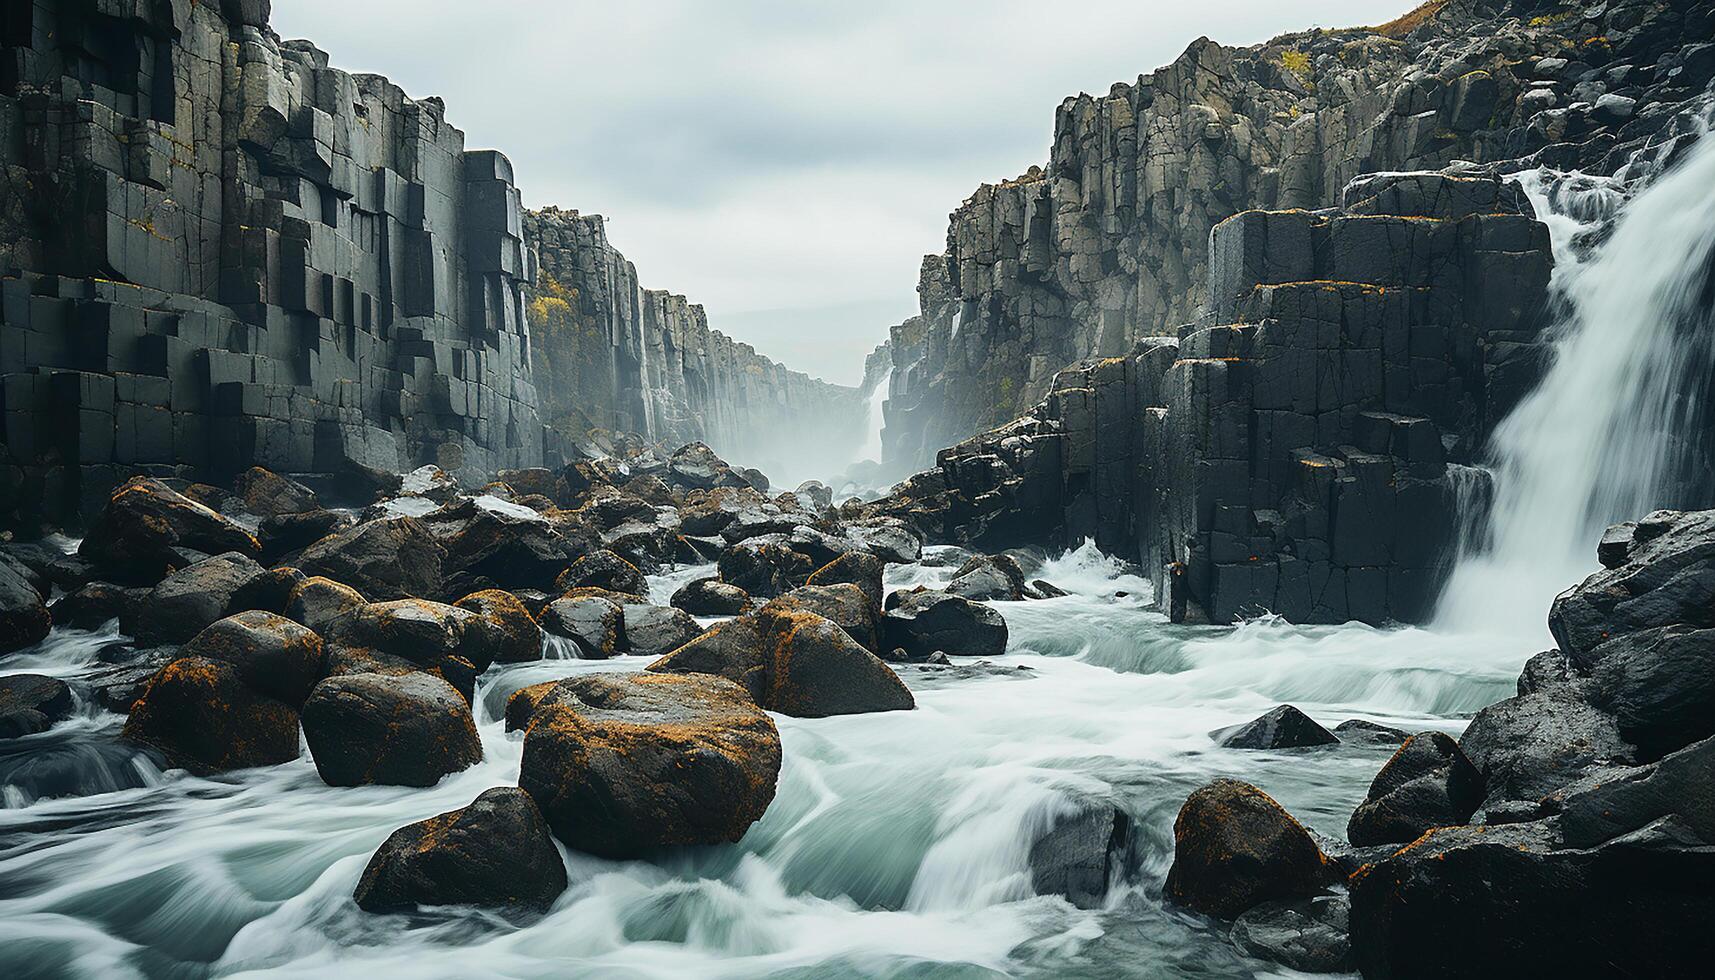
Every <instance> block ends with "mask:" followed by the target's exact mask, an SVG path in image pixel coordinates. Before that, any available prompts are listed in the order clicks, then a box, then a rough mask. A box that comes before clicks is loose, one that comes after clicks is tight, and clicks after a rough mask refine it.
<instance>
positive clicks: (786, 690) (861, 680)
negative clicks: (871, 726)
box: [649, 586, 916, 718]
mask: <svg viewBox="0 0 1715 980" xmlns="http://www.w3.org/2000/svg"><path fill="white" fill-rule="evenodd" d="M845 588H850V589H852V591H853V592H856V589H855V587H852V586H845ZM649 670H652V671H658V672H663V673H698V674H714V675H717V676H720V677H724V678H726V679H728V680H731V681H734V682H736V683H738V684H742V685H744V687H745V689H746V690H747V691H749V692H750V694H751V697H752V698H754V699H755V700H756V702H757V703H758V704H760V705H762V706H763V707H764V708H767V709H769V710H770V711H778V712H780V713H782V714H786V715H792V716H794V717H801V718H823V717H828V716H830V715H840V714H857V713H862V712H870V711H904V710H909V709H911V708H913V707H915V706H916V701H915V699H914V698H913V697H912V696H911V692H910V690H909V689H907V688H906V686H905V683H904V682H903V681H901V680H900V679H899V675H898V674H895V673H894V672H893V670H892V669H891V668H889V667H888V666H887V665H886V664H885V663H883V662H882V661H881V660H880V659H879V658H877V657H876V656H874V655H873V654H871V653H870V652H869V651H868V650H865V649H864V648H863V646H862V645H861V644H859V643H858V642H857V641H856V640H854V639H852V637H851V636H850V634H848V633H847V632H846V631H845V630H844V629H843V628H841V627H840V625H839V624H838V623H835V622H834V621H832V620H830V619H828V618H826V617H823V616H820V615H817V614H816V613H814V612H810V611H807V610H806V609H803V608H794V607H791V606H785V605H775V604H774V603H769V604H768V605H766V606H764V607H763V608H762V609H760V610H758V611H757V612H754V613H750V614H748V615H745V616H740V617H738V618H737V619H731V620H728V621H726V622H724V623H719V624H717V625H715V626H713V627H711V628H710V629H709V630H708V631H707V632H705V633H703V634H702V635H701V636H698V637H697V638H696V639H694V640H692V641H690V642H689V643H686V644H685V645H683V646H681V647H679V648H678V649H676V650H674V651H673V652H672V653H670V654H668V655H667V656H665V657H663V658H661V659H660V660H657V661H656V662H655V663H653V664H650V665H649Z"/></svg>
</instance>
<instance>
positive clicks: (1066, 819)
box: [1030, 801, 1136, 909]
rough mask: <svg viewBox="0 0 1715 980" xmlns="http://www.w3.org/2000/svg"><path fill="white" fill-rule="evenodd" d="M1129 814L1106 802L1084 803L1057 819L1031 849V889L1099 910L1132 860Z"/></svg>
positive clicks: (1133, 852)
mask: <svg viewBox="0 0 1715 980" xmlns="http://www.w3.org/2000/svg"><path fill="white" fill-rule="evenodd" d="M1133 834H1134V832H1133V829H1132V820H1131V816H1130V815H1129V814H1127V813H1126V812H1125V811H1124V810H1121V809H1120V808H1118V807H1116V806H1114V805H1112V804H1110V803H1099V802H1095V801H1085V802H1082V803H1081V804H1080V805H1079V806H1078V807H1077V808H1076V809H1074V810H1072V812H1070V813H1067V814H1062V815H1059V816H1058V817H1057V818H1056V819H1055V821H1054V824H1053V826H1052V827H1050V828H1049V829H1048V831H1047V832H1046V833H1044V834H1043V835H1042V836H1040V837H1038V838H1036V840H1035V841H1033V842H1032V843H1031V845H1030V886H1031V889H1032V890H1034V891H1035V892H1036V893H1037V894H1039V895H1063V896H1065V897H1066V899H1067V900H1068V901H1070V902H1071V903H1072V904H1073V905H1076V906H1077V907H1079V908H1081V909H1090V908H1100V907H1101V905H1102V903H1103V902H1104V901H1106V899H1107V896H1108V890H1109V888H1110V887H1111V886H1112V885H1113V884H1114V882H1115V881H1116V880H1118V879H1119V878H1120V877H1122V876H1123V875H1124V874H1126V873H1127V872H1128V871H1129V870H1131V865H1132V864H1133V863H1134V861H1135V860H1136V853H1135V848H1136V843H1135V841H1134V839H1133Z"/></svg>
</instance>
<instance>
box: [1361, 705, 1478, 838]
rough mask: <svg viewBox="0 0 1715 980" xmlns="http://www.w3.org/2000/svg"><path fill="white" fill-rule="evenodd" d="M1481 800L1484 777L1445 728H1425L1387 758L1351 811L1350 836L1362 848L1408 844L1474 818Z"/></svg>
mask: <svg viewBox="0 0 1715 980" xmlns="http://www.w3.org/2000/svg"><path fill="white" fill-rule="evenodd" d="M1482 803H1483V776H1482V773H1479V772H1478V771H1477V767H1476V766H1474V765H1472V764H1471V760H1470V759H1467V758H1465V753H1464V752H1463V751H1461V750H1460V748H1459V743H1458V742H1456V741H1454V740H1453V737H1452V736H1450V735H1447V734H1446V733H1444V732H1421V733H1419V734H1417V735H1413V736H1411V737H1410V738H1408V739H1406V740H1405V743H1404V744H1403V745H1401V746H1400V747H1399V750H1398V751H1396V752H1395V753H1394V754H1393V758H1391V759H1389V760H1388V762H1387V765H1385V766H1383V767H1382V770H1381V772H1379V773H1377V774H1376V778H1375V781H1374V782H1372V783H1370V792H1369V795H1367V796H1365V797H1364V802H1363V803H1361V804H1359V805H1358V808H1357V810H1355V811H1353V813H1352V819H1351V821H1350V822H1348V823H1347V825H1346V839H1347V840H1349V841H1351V842H1352V843H1353V844H1355V845H1357V846H1359V847H1369V846H1372V845H1375V844H1406V843H1409V842H1411V841H1414V840H1416V839H1417V838H1419V837H1421V836H1423V834H1424V832H1425V831H1428V830H1431V829H1433V828H1436V827H1452V826H1457V825H1459V824H1463V823H1464V822H1466V821H1467V820H1470V819H1471V814H1473V813H1475V812H1477V808H1478V807H1479V806H1481V805H1482Z"/></svg>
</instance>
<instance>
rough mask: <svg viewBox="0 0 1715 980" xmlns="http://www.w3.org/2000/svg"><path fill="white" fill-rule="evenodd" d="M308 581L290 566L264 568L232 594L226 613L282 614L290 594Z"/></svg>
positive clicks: (300, 572)
mask: <svg viewBox="0 0 1715 980" xmlns="http://www.w3.org/2000/svg"><path fill="white" fill-rule="evenodd" d="M308 579H309V576H307V575H305V574H304V573H303V572H302V571H301V570H299V569H297V568H294V567H292V566H291V565H281V566H278V567H276V568H265V569H263V570H262V574H261V575H258V576H256V577H255V578H253V579H251V580H250V581H248V582H246V583H244V585H243V586H242V587H240V588H239V590H238V591H237V592H234V593H233V594H232V601H231V602H228V603H227V604H226V611H227V612H230V613H236V612H244V611H245V610H246V609H260V610H262V611H263V612H271V613H281V614H284V613H285V611H286V603H288V602H290V601H291V598H292V593H293V592H294V591H296V590H297V588H298V586H299V585H302V584H303V583H304V582H305V581H307V580H308Z"/></svg>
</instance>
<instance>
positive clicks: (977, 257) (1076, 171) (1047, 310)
mask: <svg viewBox="0 0 1715 980" xmlns="http://www.w3.org/2000/svg"><path fill="white" fill-rule="evenodd" d="M1712 40H1715V3H1710V2H1708V0H1620V2H1613V3H1606V4H1595V5H1588V4H1564V5H1563V4H1558V3H1545V2H1540V0H1494V2H1485V0H1449V2H1446V3H1431V4H1428V5H1426V6H1425V7H1424V8H1421V9H1420V10H1419V11H1416V12H1414V14H1413V15H1412V16H1410V17H1407V18H1402V19H1401V20H1400V21H1398V22H1396V23H1394V24H1391V25H1388V26H1386V27H1383V28H1376V29H1367V28H1357V29H1351V30H1344V31H1312V32H1308V33H1302V34H1291V35H1286V36H1283V37H1280V38H1277V39H1275V40H1273V41H1270V42H1269V43H1267V44H1262V45H1257V46H1254V47H1248V48H1232V47H1226V46H1223V45H1220V44H1217V43H1215V42H1213V41H1210V40H1208V39H1206V38H1205V39H1200V40H1198V41H1196V42H1194V43H1193V44H1192V45H1191V46H1190V47H1189V48H1188V49H1187V50H1186V51H1185V53H1184V54H1183V55H1181V56H1180V57H1179V58H1178V59H1177V60H1176V61H1174V62H1173V64H1171V65H1168V66H1166V67H1165V68H1162V69H1160V70H1158V71H1155V72H1153V73H1151V74H1148V75H1144V76H1141V77H1139V78H1138V79H1137V80H1136V82H1132V83H1119V84H1116V85H1114V86H1113V88H1112V89H1110V90H1109V92H1108V93H1107V94H1106V95H1101V96H1095V95H1079V96H1077V97H1075V98H1070V99H1067V100H1066V101H1065V102H1063V103H1062V104H1061V105H1060V108H1059V110H1058V112H1057V113H1056V117H1055V127H1054V142H1053V146H1052V149H1051V152H1050V156H1049V160H1048V163H1047V166H1046V168H1035V167H1033V168H1031V170H1030V172H1028V173H1026V174H1025V175H1023V176H1021V177H1019V178H1018V179H1016V180H1012V181H1007V182H1004V183H1000V184H985V185H983V186H981V187H979V188H978V189H977V190H976V192H975V193H973V194H972V196H971V197H970V198H969V199H967V200H966V201H965V202H964V203H962V204H961V205H960V206H959V207H958V208H957V209H956V210H955V211H954V212H953V214H952V216H951V220H950V223H949V228H948V233H947V250H946V252H945V253H944V254H943V255H940V256H930V257H928V258H926V259H925V261H924V265H923V274H922V277H921V280H920V283H919V287H918V291H919V294H920V297H921V309H922V316H921V318H920V319H917V320H914V321H908V322H907V323H905V324H902V325H901V326H899V327H896V328H895V329H894V343H893V349H894V359H895V361H894V364H895V370H894V374H893V381H892V387H891V396H892V397H891V401H892V404H891V405H890V406H889V410H888V421H889V426H888V431H887V433H886V436H885V444H886V448H887V454H888V461H889V463H890V464H891V465H894V466H896V467H897V468H899V469H900V470H903V471H909V470H911V469H915V468H918V467H921V466H924V465H927V464H928V463H930V462H931V461H932V460H933V458H934V455H935V453H936V451H937V450H938V449H939V448H940V447H943V446H948V445H951V444H953V443H955V442H957V441H959V440H961V439H964V438H966V437H968V436H970V435H971V434H972V433H975V432H980V431H982V430H984V429H987V428H990V427H992V426H995V425H998V424H1001V423H1003V422H1005V421H1006V420H1007V419H1010V418H1013V417H1015V416H1017V415H1019V414H1021V413H1022V412H1024V411H1026V410H1027V409H1028V408H1029V407H1030V406H1032V405H1034V404H1036V403H1037V402H1038V401H1039V400H1040V399H1041V398H1042V397H1043V396H1044V395H1045V394H1046V393H1047V391H1048V389H1049V386H1050V385H1051V383H1052V381H1053V378H1054V376H1055V374H1056V373H1057V372H1058V371H1060V370H1061V369H1062V368H1064V367H1065V366H1066V365H1068V364H1070V363H1072V362H1073V361H1076V360H1079V359H1083V358H1091V357H1108V356H1119V355H1125V354H1127V353H1129V352H1130V351H1131V350H1133V348H1134V347H1135V345H1136V344H1137V343H1138V341H1139V340H1140V339H1141V338H1146V337H1151V336H1171V335H1174V334H1175V333H1177V332H1178V328H1179V327H1180V326H1181V325H1182V324H1186V323H1191V322H1194V321H1199V320H1200V321H1202V322H1203V323H1204V324H1205V325H1207V324H1209V323H1212V322H1213V321H1212V320H1211V319H1209V318H1210V317H1211V316H1213V315H1214V314H1215V311H1214V310H1212V309H1211V306H1210V299H1211V297H1210V295H1209V293H1208V287H1207V278H1206V276H1205V274H1204V273H1205V270H1206V262H1207V257H1208V247H1207V246H1208V240H1209V233H1210V231H1211V229H1213V228H1214V227H1215V225H1216V224H1218V223H1219V222H1221V221H1223V220H1225V219H1227V218H1228V217H1231V216H1232V215H1234V214H1236V213H1238V212H1240V211H1244V210H1248V209H1268V210H1284V209H1291V208H1312V209H1314V208H1319V207H1326V206H1330V205H1336V204H1338V203H1339V194H1340V191H1341V189H1342V188H1343V187H1345V185H1346V184H1347V183H1348V182H1349V181H1350V180H1352V178H1354V177H1356V176H1357V175H1358V174H1360V173H1372V172H1379V171H1411V170H1434V169H1439V168H1442V167H1444V166H1447V165H1449V164H1452V163H1454V162H1455V161H1476V162H1477V163H1479V164H1483V165H1484V166H1485V167H1486V168H1487V169H1489V170H1490V171H1491V172H1507V171H1510V170H1514V169H1521V168H1522V167H1525V166H1530V165H1533V164H1536V163H1546V164H1549V165H1553V166H1557V167H1561V168H1567V169H1570V168H1574V167H1576V168H1578V169H1582V170H1585V171H1586V172H1602V173H1612V172H1613V171H1614V169H1615V168H1616V167H1618V166H1620V165H1621V164H1622V163H1624V162H1625V161H1626V160H1627V159H1628V158H1629V156H1630V154H1631V153H1632V151H1634V150H1635V149H1636V148H1637V147H1638V146H1640V145H1642V144H1643V143H1645V142H1646V141H1652V140H1663V139H1664V138H1665V136H1666V135H1668V133H1670V132H1671V131H1672V129H1673V127H1676V126H1679V125H1681V124H1682V122H1683V119H1684V118H1685V116H1686V115H1687V113H1686V112H1685V110H1686V109H1687V108H1688V107H1689V106H1690V105H1691V104H1692V103H1695V102H1697V101H1698V100H1701V99H1704V98H1705V92H1706V90H1707V87H1708V85H1709V82H1710V79H1711V77H1712V76H1715V47H1712V46H1711V45H1710V42H1711V41H1712ZM1671 149H1672V148H1671V146H1669V147H1667V148H1665V149H1664V152H1668V151H1670V150H1671ZM1509 161H1511V162H1509Z"/></svg>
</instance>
